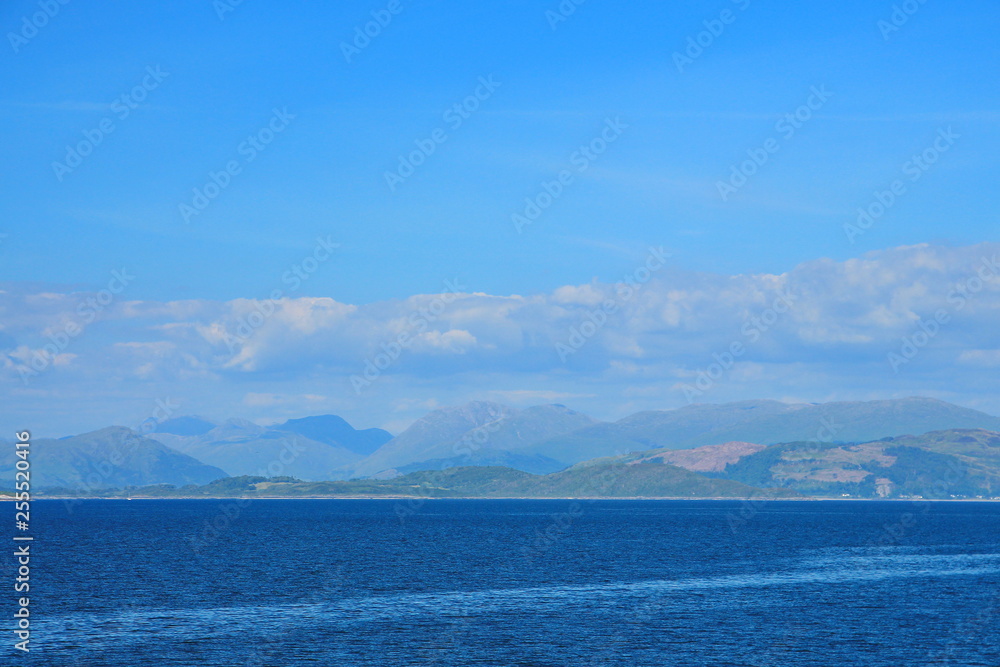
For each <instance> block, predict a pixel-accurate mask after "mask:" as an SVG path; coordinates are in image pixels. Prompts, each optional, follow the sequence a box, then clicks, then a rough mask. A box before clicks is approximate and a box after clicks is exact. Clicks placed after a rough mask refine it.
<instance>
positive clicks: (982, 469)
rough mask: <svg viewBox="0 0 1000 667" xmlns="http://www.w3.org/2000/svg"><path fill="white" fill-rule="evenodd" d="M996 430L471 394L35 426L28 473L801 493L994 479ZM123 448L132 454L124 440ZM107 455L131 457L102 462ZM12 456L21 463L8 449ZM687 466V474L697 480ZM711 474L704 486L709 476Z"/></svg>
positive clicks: (896, 416)
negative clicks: (278, 415) (251, 417)
mask: <svg viewBox="0 0 1000 667" xmlns="http://www.w3.org/2000/svg"><path fill="white" fill-rule="evenodd" d="M935 432H936V433H938V435H934V433H935ZM996 432H1000V418H997V417H994V416H992V415H988V414H985V413H982V412H978V411H975V410H971V409H969V408H963V407H960V406H956V405H952V404H949V403H945V402H943V401H938V400H935V399H928V398H904V399H893V400H882V401H868V402H840V403H824V404H789V403H781V402H778V401H769V400H760V401H742V402H737V403H727V404H720V405H708V404H705V405H692V406H687V407H684V408H679V409H676V410H663V411H647V412H640V413H636V414H633V415H630V416H627V417H625V418H623V419H620V420H618V421H615V422H601V421H598V420H596V419H593V418H592V417H589V416H587V415H584V414H581V413H579V412H575V411H573V410H571V409H570V408H567V407H566V406H563V405H540V406H534V407H530V408H526V409H521V410H519V409H516V408H512V407H509V406H505V405H501V404H498V403H491V402H486V401H475V402H472V403H468V404H466V405H463V406H459V407H446V408H441V409H438V410H434V411H432V412H430V413H428V414H427V415H425V416H424V417H422V418H420V419H418V420H417V421H415V422H414V423H413V424H411V425H410V426H409V427H408V428H407V429H405V430H404V431H403V432H402V433H400V434H398V435H396V436H395V437H393V436H392V435H391V434H390V433H388V432H386V431H384V430H381V429H363V430H358V429H355V428H354V427H352V426H351V425H350V424H348V423H347V422H346V421H345V420H343V419H342V418H340V417H338V416H335V415H323V416H314V417H305V418H302V419H292V420H288V421H286V422H283V423H281V424H275V425H271V426H260V425H258V424H255V423H253V422H249V421H246V420H228V421H226V422H223V423H221V424H219V423H215V422H213V421H211V420H209V419H205V418H203V417H195V416H184V417H178V418H175V419H170V420H167V421H165V422H163V423H161V424H159V425H158V427H157V429H156V431H155V432H153V433H149V434H146V435H145V436H140V435H138V434H135V433H132V432H131V431H129V430H128V429H124V428H122V427H111V428H107V429H102V430H99V431H95V432H93V433H88V434H84V435H80V436H73V437H71V438H64V439H61V440H39V441H37V442H36V443H35V444H34V445H33V447H34V449H33V456H36V459H37V460H35V462H34V463H33V470H34V471H35V472H34V473H33V474H34V475H35V480H34V486H35V487H36V488H42V487H46V486H47V487H62V488H65V489H85V490H95V489H98V488H107V489H110V488H114V487H119V488H121V487H124V486H147V485H152V484H170V485H174V486H192V485H193V486H198V485H203V484H205V483H206V482H211V481H213V480H215V479H219V478H224V477H241V476H253V477H260V478H273V477H288V478H291V479H296V480H301V482H303V483H308V482H327V481H337V480H350V479H359V478H369V479H371V480H381V481H382V482H386V483H388V482H390V481H392V480H393V479H394V478H400V479H402V478H406V479H410V480H413V479H417V478H418V477H414V475H418V476H419V474H420V473H425V472H434V473H436V474H441V473H440V471H442V470H449V469H458V468H462V469H475V468H484V469H485V468H489V469H491V470H494V471H495V470H513V471H515V472H518V473H523V474H525V475H529V476H530V477H525V478H523V479H535V478H538V479H535V481H534V482H532V484H531V485H529V486H531V488H532V489H535V491H532V493H534V492H536V491H537V490H538V488H541V487H539V486H538V485H539V484H542V486H545V487H546V488H549V486H550V487H551V488H552V489H553V491H552V492H553V493H555V494H557V495H558V494H559V493H561V492H567V493H568V491H567V490H568V489H570V487H572V486H573V484H571V483H570V482H567V481H565V480H569V479H577V476H578V475H581V474H590V473H593V472H594V471H595V470H596V469H595V468H593V467H592V466H593V465H595V463H594V462H595V461H604V462H614V464H615V465H621V466H626V467H627V469H628V470H629V475H628V478H629V479H630V480H631V481H629V482H628V483H627V484H625V483H624V481H623V482H622V484H623V485H624V486H622V489H620V490H626V491H627V490H628V489H631V488H634V489H639V488H646V486H648V487H649V489H652V488H653V487H656V489H659V491H663V490H664V489H665V488H666V487H665V486H664V484H663V483H661V482H662V480H661V481H658V482H656V483H655V484H654V483H653V482H650V483H649V484H646V486H643V484H645V483H640V481H639V478H640V477H643V476H644V475H646V474H647V473H648V470H654V471H655V474H654V477H655V478H656V479H660V478H661V477H662V476H663V474H664V473H663V468H668V469H670V470H674V469H676V470H683V471H684V474H685V475H688V474H690V475H694V476H695V477H696V478H697V479H698V480H701V481H699V482H698V483H699V484H707V483H708V482H705V481H704V480H714V482H713V484H714V483H715V482H720V481H726V482H732V483H737V484H740V485H746V487H747V488H751V487H752V488H777V489H787V490H791V491H794V492H797V493H805V494H816V495H844V494H848V495H862V496H878V495H882V496H892V497H898V496H901V495H907V494H909V495H919V490H920V489H919V487H921V485H922V484H924V483H925V482H927V480H928V479H929V477H928V476H933V475H934V474H935V473H934V471H935V470H936V469H938V468H940V469H942V470H944V469H950V468H955V469H957V468H956V466H965V468H963V469H965V470H966V472H965V473H964V474H963V477H962V479H963V480H965V481H963V482H962V483H961V484H958V482H955V483H954V484H953V485H952V486H953V487H954V488H956V489H957V488H961V489H964V491H963V492H962V493H963V494H965V495H983V494H989V493H991V492H992V490H993V488H994V487H993V480H994V479H995V473H996V472H997V471H998V470H1000V458H997V457H993V453H995V451H996V450H995V445H994V444H993V442H994V441H993V440H991V438H993V437H994V435H995V433H996ZM997 437H1000V436H997ZM935 438H937V439H936V440H935ZM962 438H971V440H968V441H965V440H962ZM963 443H965V444H963ZM123 449H127V450H128V455H127V456H125V455H121V456H118V455H116V454H115V452H120V451H123ZM8 451H10V450H8ZM112 459H114V460H115V461H118V459H121V460H120V461H118V462H117V463H113V464H111V468H112V470H108V466H109V461H112ZM2 463H3V466H4V467H6V468H8V469H11V470H12V469H13V464H14V461H13V457H12V455H10V456H7V457H6V458H5V459H4V460H3V462H2ZM637 466H638V467H637ZM650 466H654V467H652V468H650ZM942 466H943V467H942ZM949 466H950V468H949ZM581 471H583V472H581ZM920 471H923V472H920ZM640 472H641V473H642V474H641V475H640ZM649 474H653V473H649ZM671 474H673V475H675V476H676V475H677V474H679V473H676V472H675V473H671ZM656 475H659V477H656ZM476 477H477V479H479V476H476ZM6 478H7V479H12V478H13V476H12V475H7V477H6ZM633 478H634V479H633ZM692 479H694V478H688V480H687V481H686V482H684V484H682V486H691V484H690V482H691V480H692ZM88 480H89V481H88ZM539 480H545V481H544V482H541V481H539ZM559 480H563V481H559ZM674 481H676V482H677V483H680V478H676V479H675V480H674ZM523 483H524V484H527V482H523ZM650 484H651V485H652V486H650ZM956 484H957V486H956ZM546 485H548V486H546ZM567 485H568V486H567ZM963 485H964V486H963ZM668 486H669V485H668ZM710 486H711V485H710ZM380 488H381V487H380ZM484 488H485V487H484ZM491 488H492V487H491ZM517 488H520V487H517V485H516V484H515V485H513V486H510V488H509V489H508V490H509V491H510V492H511V493H514V492H515V491H516V490H517ZM495 490H496V489H494V491H495ZM522 490H524V491H525V492H527V491H528V489H527V487H525V488H524V489H522ZM703 490H704V491H705V492H706V493H708V490H709V487H707V486H706V487H704V489H703ZM744 490H745V489H744ZM455 492H456V493H457V492H458V491H457V490H456V491H455ZM491 493H492V491H491ZM653 495H670V494H669V493H655V494H653ZM680 495H681V496H684V497H686V495H687V494H680ZM710 495H725V494H722V493H714V494H710Z"/></svg>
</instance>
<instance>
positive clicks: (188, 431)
mask: <svg viewBox="0 0 1000 667" xmlns="http://www.w3.org/2000/svg"><path fill="white" fill-rule="evenodd" d="M215 427H216V424H213V423H212V422H210V421H207V420H205V419H202V418H201V417H175V418H173V419H168V420H166V421H164V422H161V423H160V424H158V425H157V427H156V432H157V433H169V434H171V435H181V436H191V435H203V434H205V433H208V432H209V431H211V430H212V429H213V428H215Z"/></svg>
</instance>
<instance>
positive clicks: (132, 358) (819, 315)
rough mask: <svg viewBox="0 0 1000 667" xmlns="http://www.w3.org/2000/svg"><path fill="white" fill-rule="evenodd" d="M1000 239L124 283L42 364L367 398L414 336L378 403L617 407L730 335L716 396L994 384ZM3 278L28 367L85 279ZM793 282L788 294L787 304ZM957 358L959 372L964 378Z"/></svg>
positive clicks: (668, 389)
mask: <svg viewBox="0 0 1000 667" xmlns="http://www.w3.org/2000/svg"><path fill="white" fill-rule="evenodd" d="M997 255H1000V244H982V245H979V246H970V247H961V248H950V247H943V246H932V245H926V244H925V245H918V246H910V247H903V248H894V249H890V250H885V251H880V252H874V253H869V254H867V255H865V256H863V257H860V258H856V259H851V260H847V261H843V262H836V261H832V260H829V259H818V260H814V261H810V262H805V263H803V264H801V265H799V266H797V267H795V268H793V269H792V270H790V271H788V272H787V273H784V274H780V275H776V274H753V275H735V276H722V275H716V274H706V273H696V272H690V271H688V272H685V271H678V270H672V271H669V272H668V271H664V272H662V274H660V275H656V276H654V277H653V279H652V280H651V281H650V282H649V283H648V284H646V285H643V286H641V288H640V289H638V290H637V291H636V292H635V293H634V294H633V295H632V296H631V297H630V298H627V299H623V298H620V294H619V293H618V291H617V290H616V288H615V286H614V285H610V284H604V283H599V282H591V283H587V284H585V285H575V286H574V285H569V286H564V287H560V288H558V289H556V290H553V292H551V293H548V294H536V295H528V296H500V295H487V294H481V293H462V294H449V295H414V296H411V297H409V298H406V299H401V300H392V301H384V302H378V303H371V304H364V305H352V304H345V303H340V302H338V301H336V300H334V299H331V298H321V297H300V298H286V299H282V300H280V301H278V302H273V303H272V302H266V301H258V300H253V299H236V300H232V301H226V302H218V301H209V300H183V301H168V302H155V301H135V300H133V301H129V302H120V303H118V302H116V303H113V304H111V305H110V306H109V307H108V308H107V309H106V310H105V311H102V312H101V313H100V314H99V316H98V317H97V318H96V319H95V320H94V321H93V322H92V323H87V324H86V326H85V327H83V331H82V333H80V334H79V335H78V336H76V337H73V338H72V339H71V340H70V341H69V343H68V344H67V345H66V346H65V347H64V348H63V349H60V350H59V351H58V356H57V357H56V358H55V361H53V362H52V364H51V368H49V369H47V370H46V372H45V374H44V376H43V377H39V378H37V380H32V382H38V383H40V385H39V386H48V385H47V384H46V383H48V382H52V383H56V382H59V383H63V386H67V385H66V383H72V385H73V386H79V387H86V388H88V391H90V392H91V393H93V394H94V395H95V396H100V395H110V394H112V393H114V391H118V390H120V389H122V387H123V385H122V384H121V383H123V382H126V383H127V382H134V383H138V384H137V385H136V386H144V387H146V389H144V391H146V392H147V393H150V392H154V393H155V392H156V391H157V389H156V388H159V387H167V386H169V387H170V388H171V391H173V392H174V393H184V392H187V393H190V394H192V395H193V394H199V393H200V392H211V396H212V397H217V400H219V401H222V400H226V401H229V402H230V403H235V404H242V405H244V406H246V407H247V408H248V409H250V408H256V407H261V406H264V405H266V404H267V405H271V406H275V405H280V407H281V408H282V409H288V410H291V409H292V406H293V405H295V404H300V405H302V406H303V409H305V408H306V407H308V406H309V404H310V399H309V398H308V397H307V396H321V397H322V396H331V397H332V396H338V395H340V396H341V397H342V399H343V400H344V401H353V400H355V397H354V396H353V394H352V392H351V386H350V382H349V377H350V376H351V375H352V374H357V373H360V372H362V371H363V369H364V368H365V364H366V362H367V361H368V360H371V359H374V358H375V357H376V355H378V354H380V353H382V352H384V351H385V350H386V349H387V348H388V349H391V348H393V346H394V345H395V344H396V341H398V340H399V339H400V336H401V335H404V336H405V337H408V338H407V340H408V343H407V344H406V345H405V346H402V347H401V348H400V350H399V354H398V355H395V358H394V359H393V360H392V363H390V364H388V365H387V366H386V367H385V368H384V369H381V370H380V373H379V377H378V378H377V385H375V386H376V389H374V390H373V393H371V394H369V395H368V397H367V398H366V399H365V400H368V401H369V402H372V401H375V402H378V404H379V405H380V406H381V407H380V409H381V411H382V413H383V415H384V414H387V413H388V412H390V411H391V409H392V408H391V406H392V405H396V404H398V401H399V400H402V399H403V398H404V397H408V398H412V399H414V400H416V401H417V402H418V403H420V402H426V401H427V400H434V401H441V402H445V399H446V398H447V397H448V396H450V395H452V394H455V395H458V396H461V395H462V392H464V394H465V396H464V397H469V395H471V394H473V393H476V392H479V393H480V394H482V392H489V391H499V392H508V394H509V396H510V398H511V400H516V399H517V398H518V397H519V396H520V397H528V396H535V397H537V398H538V400H540V401H541V400H555V399H554V398H552V397H558V396H571V397H572V396H575V397H577V398H578V400H581V401H583V402H586V401H588V400H593V401H595V402H596V401H600V400H602V399H600V398H591V397H603V400H604V403H605V406H604V407H605V408H607V409H612V408H610V407H608V406H611V405H625V403H623V402H622V401H625V400H626V398H625V397H626V396H629V397H632V398H631V399H628V400H632V401H640V400H647V401H649V403H650V404H652V403H654V402H656V401H659V402H660V404H661V407H662V405H663V404H664V403H668V402H670V401H675V402H676V400H677V391H678V390H677V388H676V387H678V386H679V385H678V383H690V382H692V381H693V379H694V378H697V377H698V374H699V373H700V372H702V371H703V370H704V369H705V368H707V367H708V366H709V365H710V364H711V363H712V362H713V359H714V358H715V357H714V356H713V355H722V354H725V353H726V351H727V350H729V349H730V348H731V346H732V344H733V343H741V344H742V345H743V346H744V353H743V354H742V355H741V356H740V357H739V359H737V360H736V363H735V365H734V366H733V368H732V369H731V370H730V371H729V372H727V373H725V376H724V377H722V378H720V379H719V380H718V381H717V382H716V383H715V384H714V386H713V389H712V392H711V394H710V395H709V396H708V397H706V400H708V398H711V400H727V399H729V398H745V397H751V396H778V395H785V394H794V395H806V394H809V393H810V392H813V393H814V394H819V393H822V395H823V396H826V395H828V394H830V393H831V392H836V391H838V388H842V391H845V392H847V391H851V390H852V387H857V386H865V387H869V388H870V387H877V386H882V387H883V390H884V391H886V392H889V391H897V390H898V391H899V392H900V393H902V394H904V395H905V394H908V393H933V392H934V391H939V392H942V391H953V389H949V388H951V387H955V386H958V385H961V386H964V387H967V388H968V391H970V392H972V391H976V390H977V388H978V387H980V386H985V385H984V383H985V382H986V380H985V379H984V378H983V377H981V374H982V373H983V372H985V370H986V369H988V368H991V367H992V368H995V367H996V366H997V365H1000V353H998V352H997V351H996V348H997V346H998V344H1000V341H998V339H997V337H996V335H997V334H996V331H997V326H996V325H997V314H998V312H1000V278H990V277H989V276H986V278H985V279H984V277H983V276H978V277H977V272H982V271H983V270H984V269H983V267H984V266H989V263H990V262H995V261H996V257H997ZM2 287H3V289H2V290H0V316H2V319H3V332H4V336H5V337H6V338H5V339H4V341H0V342H3V343H4V347H5V348H6V349H7V351H6V352H4V353H2V354H3V356H2V357H0V360H2V364H0V373H3V374H4V375H6V376H7V378H8V379H11V378H13V379H15V380H19V375H18V369H19V368H23V366H24V365H25V364H27V363H29V362H30V359H31V357H32V355H33V354H35V353H38V352H39V351H41V350H43V349H44V346H45V345H46V344H47V343H48V342H49V340H50V338H48V337H47V335H48V336H51V335H52V334H53V333H56V332H58V331H59V330H60V327H62V326H64V325H65V323H66V322H70V321H75V320H76V319H78V317H79V316H78V314H77V310H78V307H79V304H80V303H81V302H82V301H83V300H84V299H86V297H87V296H88V295H86V294H80V293H74V292H66V293H64V294H59V293H57V292H56V291H54V290H53V288H52V287H51V286H47V287H46V288H45V289H44V290H33V289H32V288H31V286H30V285H27V284H20V283H5V284H3V285H2ZM783 294H784V295H787V298H789V299H790V300H791V303H792V307H791V308H784V307H780V306H781V298H782V296H781V295H783ZM609 299H611V300H615V303H616V309H615V312H612V313H610V314H607V317H606V321H604V323H603V324H601V325H600V326H596V327H594V328H593V329H594V330H593V331H592V332H591V333H590V334H589V335H587V336H585V337H583V338H582V340H583V343H582V345H581V346H579V348H578V349H576V350H575V351H574V352H573V353H572V354H571V355H569V356H568V357H567V360H566V362H565V363H564V362H563V361H561V360H560V357H559V355H558V354H557V353H556V351H555V346H556V344H557V343H565V342H566V341H568V340H569V339H570V337H571V335H572V332H573V331H574V330H576V331H581V330H582V328H581V327H582V325H583V324H584V323H586V322H588V321H590V319H592V318H593V317H597V316H595V315H594V313H595V312H596V310H599V309H600V308H601V305H602V304H603V303H604V302H605V301H607V300H609ZM779 310H780V311H781V312H778V311H779ZM939 312H944V313H945V314H946V315H947V318H948V321H947V323H945V324H942V325H941V326H940V330H939V331H938V332H937V333H936V334H935V335H934V336H933V337H932V338H931V339H930V340H929V342H928V343H927V344H926V345H925V346H922V347H921V349H920V350H919V354H918V355H917V356H916V357H914V359H913V360H912V361H911V362H910V363H909V364H907V366H906V367H905V368H903V369H902V371H901V372H900V373H899V374H893V373H892V372H891V369H890V367H889V365H888V363H887V362H886V355H887V354H888V353H890V352H892V351H893V350H895V349H897V348H898V347H899V346H900V343H901V341H902V340H903V337H904V336H910V335H912V334H913V333H914V332H916V331H919V327H920V323H921V322H922V321H928V319H933V318H934V317H935V314H936V313H939ZM958 365H960V366H961V368H962V369H963V370H962V371H961V372H962V373H963V374H964V375H963V377H956V372H957V371H956V370H955V369H956V368H957V367H958ZM67 374H68V375H67ZM142 383H147V384H146V385H143V384H142ZM8 384H9V383H8ZM296 384H297V385H301V386H298V387H295V388H293V385H296ZM147 385H148V386H147ZM250 385H253V386H250ZM305 385H309V386H308V387H307V386H305ZM279 387H280V390H279ZM289 389H291V390H289ZM414 392H415V393H416V395H413V396H408V394H413V393H414ZM517 392H527V393H523V394H518V393H517ZM498 395H499V394H498ZM285 397H290V398H285ZM357 400H358V401H359V402H360V401H361V400H362V399H357ZM267 401H272V403H270V404H268V403H267ZM379 405H376V406H374V407H372V408H371V409H372V410H376V409H379ZM629 405H632V404H631V403H629ZM67 409H69V408H67ZM413 409H416V408H413Z"/></svg>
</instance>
